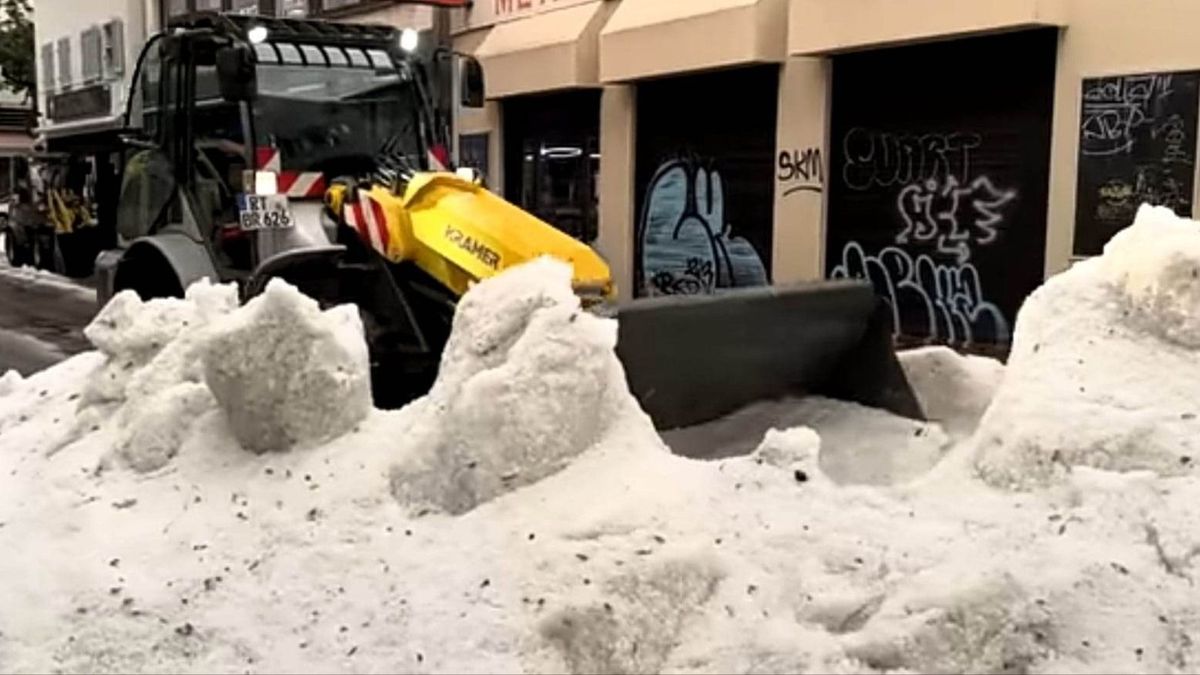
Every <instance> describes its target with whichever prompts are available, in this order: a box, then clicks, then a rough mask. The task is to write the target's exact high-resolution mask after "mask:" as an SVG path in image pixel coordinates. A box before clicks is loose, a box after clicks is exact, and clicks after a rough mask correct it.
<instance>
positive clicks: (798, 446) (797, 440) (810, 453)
mask: <svg viewBox="0 0 1200 675" xmlns="http://www.w3.org/2000/svg"><path fill="white" fill-rule="evenodd" d="M820 452H821V437H820V436H819V435H817V432H815V431H813V430H812V429H809V428H808V427H795V428H792V429H787V430H784V431H781V430H779V429H771V430H770V431H768V432H767V433H766V435H765V436H763V441H762V443H761V444H760V445H759V446H758V448H757V449H756V450H755V451H754V454H753V455H752V457H754V458H755V459H761V460H763V463H765V464H768V465H770V466H774V467H777V468H780V469H796V468H812V467H815V466H816V463H817V459H818V457H819V456H820Z"/></svg>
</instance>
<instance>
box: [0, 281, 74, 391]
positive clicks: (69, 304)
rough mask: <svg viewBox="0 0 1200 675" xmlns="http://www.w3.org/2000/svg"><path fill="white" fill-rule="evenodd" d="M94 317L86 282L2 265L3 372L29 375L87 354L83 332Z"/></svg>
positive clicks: (0, 322) (0, 341) (0, 321)
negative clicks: (80, 353)
mask: <svg viewBox="0 0 1200 675" xmlns="http://www.w3.org/2000/svg"><path fill="white" fill-rule="evenodd" d="M95 314H96V296H95V291H94V290H92V289H91V288H88V287H87V286H86V285H85V284H84V283H82V282H79V283H77V282H74V281H72V280H69V279H66V278H64V277H56V276H54V275H51V274H49V273H45V272H34V271H33V270H32V269H29V268H22V269H13V268H12V267H9V266H8V265H7V264H6V263H5V262H4V261H2V260H0V372H3V371H5V370H8V369H10V368H12V369H15V370H16V371H17V372H19V373H22V374H24V375H29V374H31V373H34V372H36V371H38V370H41V369H42V368H45V367H47V366H50V365H53V364H54V363H57V362H59V361H61V360H62V359H64V358H66V357H67V356H69V355H71V354H77V353H79V352H81V351H85V350H87V349H88V348H90V346H91V345H90V344H89V343H88V341H87V340H86V339H85V338H84V337H83V327H84V326H86V325H87V323H88V322H89V321H91V319H92V317H93V316H95Z"/></svg>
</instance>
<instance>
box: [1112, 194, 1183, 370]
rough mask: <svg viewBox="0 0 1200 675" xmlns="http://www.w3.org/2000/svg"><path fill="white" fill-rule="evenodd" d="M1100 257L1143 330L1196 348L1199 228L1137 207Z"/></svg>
mask: <svg viewBox="0 0 1200 675" xmlns="http://www.w3.org/2000/svg"><path fill="white" fill-rule="evenodd" d="M1101 260H1103V262H1104V267H1105V269H1106V271H1107V272H1108V273H1109V274H1111V275H1112V276H1113V277H1114V279H1115V280H1116V282H1117V283H1118V284H1120V285H1121V286H1122V287H1123V288H1124V291H1125V294H1126V296H1127V297H1128V300H1129V303H1130V306H1131V308H1132V309H1133V310H1134V313H1135V314H1136V316H1137V318H1138V319H1139V320H1140V324H1141V326H1142V327H1143V328H1144V329H1145V330H1147V331H1149V332H1152V333H1154V334H1156V335H1158V336H1160V337H1162V338H1163V339H1164V340H1171V341H1174V342H1177V343H1179V344H1181V345H1183V346H1185V347H1189V348H1191V349H1200V227H1197V225H1196V222H1195V221H1192V220H1187V219H1183V218H1179V217H1178V216H1176V215H1175V213H1174V212H1173V211H1171V210H1170V209H1168V208H1166V207H1162V206H1148V205H1143V206H1142V207H1141V208H1140V209H1139V210H1138V214H1137V220H1136V221H1134V224H1133V226H1132V227H1128V228H1126V229H1125V230H1123V231H1121V232H1118V233H1117V234H1116V236H1114V237H1113V238H1112V240H1111V241H1110V242H1109V243H1108V244H1107V245H1106V246H1105V247H1104V257H1103V258H1102V259H1101Z"/></svg>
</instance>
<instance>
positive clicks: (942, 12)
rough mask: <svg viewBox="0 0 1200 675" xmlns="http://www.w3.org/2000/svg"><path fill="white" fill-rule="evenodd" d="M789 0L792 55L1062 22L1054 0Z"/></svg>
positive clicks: (1060, 6)
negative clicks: (964, 0) (970, 0)
mask: <svg viewBox="0 0 1200 675" xmlns="http://www.w3.org/2000/svg"><path fill="white" fill-rule="evenodd" d="M789 1H790V3H791V11H790V17H789V21H790V30H789V31H788V53H790V54H797V55H818V54H827V53H833V52H838V51H846V50H853V49H862V48H865V47H876V46H880V45H887V44H898V43H905V42H919V41H924V40H936V39H942V38H948V37H957V36H963V35H972V34H978V33H989V32H996V31H1007V30H1017V29H1022V28H1037V27H1042V26H1065V25H1066V16H1065V13H1064V3H1062V2H1060V1H1059V0H1004V2H963V0H904V1H903V2H896V1H895V0H855V2H846V1H845V0H789Z"/></svg>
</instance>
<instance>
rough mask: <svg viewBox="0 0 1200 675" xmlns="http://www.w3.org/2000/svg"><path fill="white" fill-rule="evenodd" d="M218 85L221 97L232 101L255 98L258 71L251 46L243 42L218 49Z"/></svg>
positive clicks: (237, 101) (239, 101)
mask: <svg viewBox="0 0 1200 675" xmlns="http://www.w3.org/2000/svg"><path fill="white" fill-rule="evenodd" d="M217 85H218V87H220V89H221V98H223V99H225V100H226V101H228V102H230V103H241V102H242V101H253V100H254V98H255V97H256V96H257V95H258V71H256V70H255V68H254V53H253V52H252V51H250V47H248V46H247V45H244V44H241V45H234V46H232V47H221V48H220V49H218V50H217Z"/></svg>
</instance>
